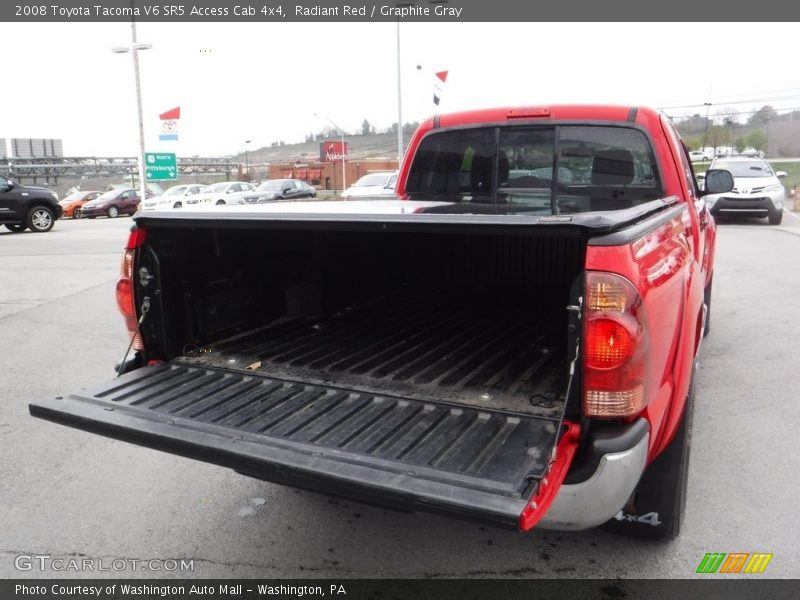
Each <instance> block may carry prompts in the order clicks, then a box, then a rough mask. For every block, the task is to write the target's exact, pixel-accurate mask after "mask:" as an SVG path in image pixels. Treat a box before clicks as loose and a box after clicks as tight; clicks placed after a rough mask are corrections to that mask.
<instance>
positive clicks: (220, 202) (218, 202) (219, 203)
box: [217, 200, 225, 206]
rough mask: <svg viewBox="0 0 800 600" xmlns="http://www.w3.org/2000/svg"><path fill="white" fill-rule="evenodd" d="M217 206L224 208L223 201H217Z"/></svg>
mask: <svg viewBox="0 0 800 600" xmlns="http://www.w3.org/2000/svg"><path fill="white" fill-rule="evenodd" d="M217 206H225V200H217Z"/></svg>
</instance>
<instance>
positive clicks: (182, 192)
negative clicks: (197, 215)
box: [142, 179, 317, 211]
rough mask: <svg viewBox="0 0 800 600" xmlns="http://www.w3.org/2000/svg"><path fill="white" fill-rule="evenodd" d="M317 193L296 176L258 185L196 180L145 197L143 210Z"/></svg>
mask: <svg viewBox="0 0 800 600" xmlns="http://www.w3.org/2000/svg"><path fill="white" fill-rule="evenodd" d="M316 197H317V190H315V189H314V188H313V187H312V186H310V185H308V184H307V183H306V182H304V181H300V180H299V179H269V180H267V181H264V182H262V183H261V184H259V185H258V186H255V185H253V184H252V183H247V182H244V181H223V182H220V183H215V184H212V185H209V186H206V185H200V184H196V185H178V186H174V187H171V188H169V189H168V190H167V191H166V192H164V194H163V195H161V196H160V197H157V198H151V199H149V200H147V201H145V202H144V203H143V204H142V210H145V211H150V210H164V209H176V208H184V207H186V208H199V207H204V206H224V205H235V204H257V203H261V202H275V201H280V200H298V199H301V198H316Z"/></svg>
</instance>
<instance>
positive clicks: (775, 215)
mask: <svg viewBox="0 0 800 600" xmlns="http://www.w3.org/2000/svg"><path fill="white" fill-rule="evenodd" d="M768 218H769V224H770V225H780V224H781V221H783V211H782V210H778V211H775V212H771V213H769V217H768Z"/></svg>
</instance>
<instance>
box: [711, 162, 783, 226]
mask: <svg viewBox="0 0 800 600" xmlns="http://www.w3.org/2000/svg"><path fill="white" fill-rule="evenodd" d="M709 169H724V170H726V171H730V172H731V175H733V190H731V191H730V192H728V193H726V194H709V195H708V196H705V201H706V206H708V210H709V211H710V212H711V214H712V215H715V216H716V215H741V216H751V217H767V218H768V219H769V224H770V225H780V223H781V220H782V219H783V202H784V199H785V197H786V192H785V190H784V189H783V185H782V184H781V182H780V180H781V179H782V178H784V177H786V173H784V172H783V171H778V172H775V171H773V170H772V167H771V166H770V164H769V163H768V162H767V161H765V160H763V159H761V158H716V159H714V161H713V162H712V163H711V166H710V167H709Z"/></svg>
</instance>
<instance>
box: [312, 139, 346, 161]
mask: <svg viewBox="0 0 800 600" xmlns="http://www.w3.org/2000/svg"><path fill="white" fill-rule="evenodd" d="M319 160H320V161H321V162H333V161H336V160H347V142H331V141H327V140H326V141H324V142H322V143H320V145H319Z"/></svg>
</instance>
